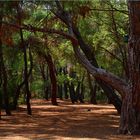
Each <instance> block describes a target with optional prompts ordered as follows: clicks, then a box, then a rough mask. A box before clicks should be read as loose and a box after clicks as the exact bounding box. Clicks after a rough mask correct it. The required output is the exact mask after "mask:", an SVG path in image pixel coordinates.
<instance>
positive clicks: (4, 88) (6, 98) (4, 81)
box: [0, 13, 11, 115]
mask: <svg viewBox="0 0 140 140" xmlns="http://www.w3.org/2000/svg"><path fill="white" fill-rule="evenodd" d="M1 28H2V13H1V15H0V32H1ZM0 67H1V76H2V91H3V97H4V104H5V111H6V114H7V115H11V111H10V108H9V107H10V106H9V95H8V90H7V84H8V82H7V72H6V68H5V65H4V60H3V49H2V40H1V38H0Z"/></svg>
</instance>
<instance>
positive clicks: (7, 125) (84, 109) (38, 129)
mask: <svg viewBox="0 0 140 140" xmlns="http://www.w3.org/2000/svg"><path fill="white" fill-rule="evenodd" d="M32 110H33V115H32V116H29V115H27V114H26V106H24V105H23V106H20V107H19V109H18V111H14V112H13V115H12V116H5V115H4V112H3V116H2V120H0V140H122V139H123V140H130V139H131V140H140V136H129V135H127V136H123V135H117V129H118V125H119V116H118V115H117V112H116V111H115V109H114V107H113V106H112V105H91V104H74V105H72V104H71V103H70V102H66V101H59V106H52V105H51V103H50V101H43V100H34V101H32Z"/></svg>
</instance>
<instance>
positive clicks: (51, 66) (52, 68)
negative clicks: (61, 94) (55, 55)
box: [44, 54, 58, 105]
mask: <svg viewBox="0 0 140 140" xmlns="http://www.w3.org/2000/svg"><path fill="white" fill-rule="evenodd" d="M44 58H45V60H46V62H47V64H48V68H49V74H50V80H51V101H52V104H53V105H58V104H57V101H56V96H57V81H56V72H55V66H54V64H53V60H52V57H51V55H50V54H47V55H44Z"/></svg>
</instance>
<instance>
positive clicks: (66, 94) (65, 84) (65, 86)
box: [63, 67, 69, 99]
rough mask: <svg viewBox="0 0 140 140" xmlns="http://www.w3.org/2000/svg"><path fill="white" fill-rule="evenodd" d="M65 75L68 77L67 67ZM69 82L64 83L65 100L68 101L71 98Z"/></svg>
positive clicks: (64, 71) (64, 69)
mask: <svg viewBox="0 0 140 140" xmlns="http://www.w3.org/2000/svg"><path fill="white" fill-rule="evenodd" d="M63 73H64V75H65V76H66V75H67V73H68V72H67V67H65V68H63ZM68 86H69V85H68V82H67V81H64V94H65V99H68V98H69V96H68Z"/></svg>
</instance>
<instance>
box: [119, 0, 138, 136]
mask: <svg viewBox="0 0 140 140" xmlns="http://www.w3.org/2000/svg"><path fill="white" fill-rule="evenodd" d="M128 6H129V18H130V35H129V44H128V61H129V72H130V79H129V81H131V87H130V90H129V93H127V94H126V96H125V97H124V99H123V105H122V113H121V119H120V129H119V130H120V133H131V134H133V133H134V134H135V133H139V132H140V131H139V129H140V16H139V13H140V1H132V0H129V1H128Z"/></svg>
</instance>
